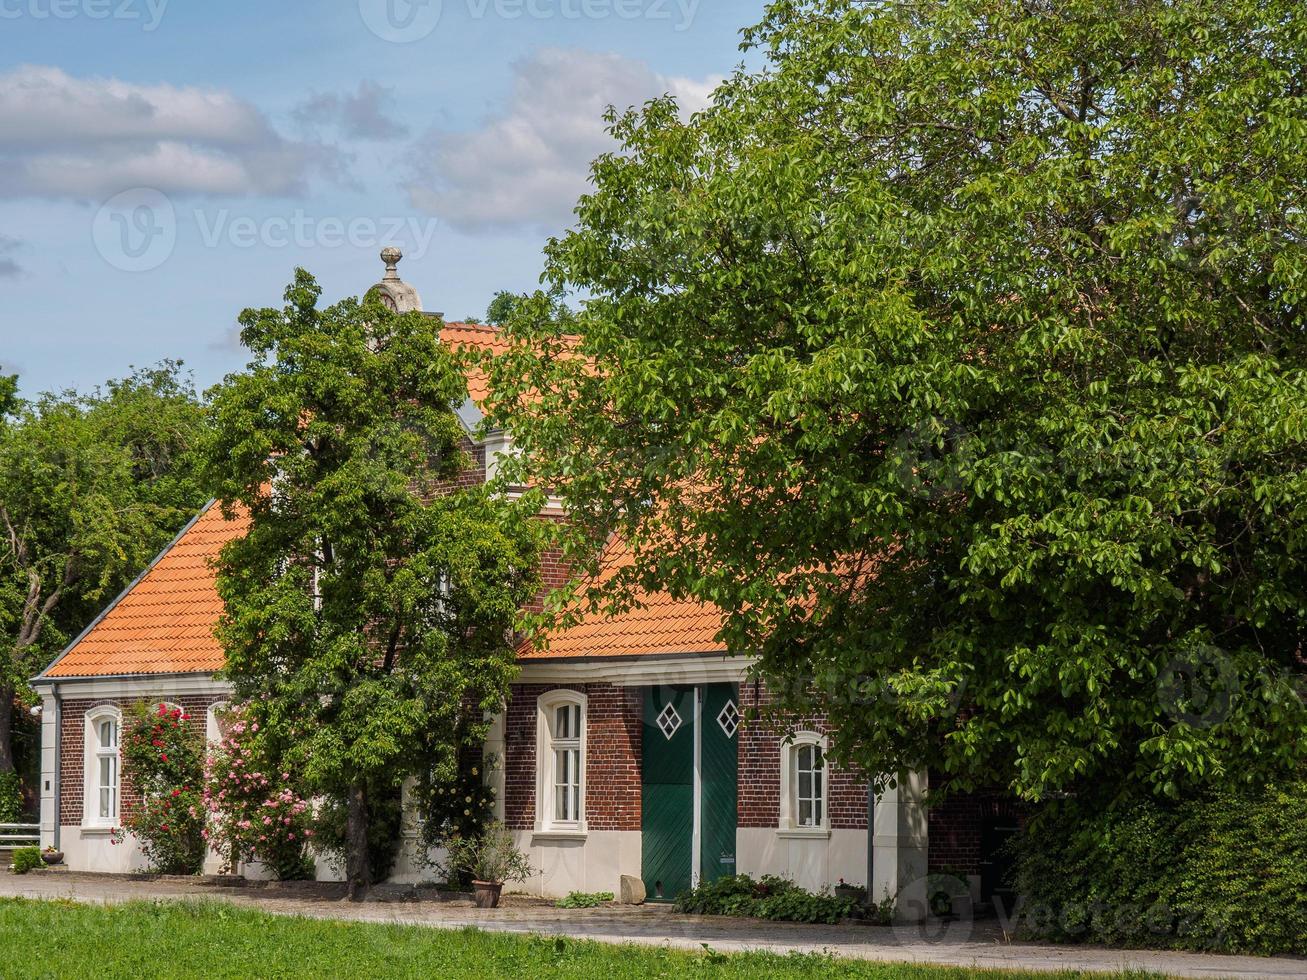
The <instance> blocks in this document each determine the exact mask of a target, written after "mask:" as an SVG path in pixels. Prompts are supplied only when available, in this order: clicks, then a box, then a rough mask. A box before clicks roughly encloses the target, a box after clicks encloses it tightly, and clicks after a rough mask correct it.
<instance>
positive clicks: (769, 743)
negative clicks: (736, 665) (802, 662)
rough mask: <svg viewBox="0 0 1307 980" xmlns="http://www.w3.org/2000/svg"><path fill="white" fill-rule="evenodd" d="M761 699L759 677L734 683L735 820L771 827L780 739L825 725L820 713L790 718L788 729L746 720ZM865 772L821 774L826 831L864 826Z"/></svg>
mask: <svg viewBox="0 0 1307 980" xmlns="http://www.w3.org/2000/svg"><path fill="white" fill-rule="evenodd" d="M766 704H767V689H766V688H765V687H764V686H763V685H762V683H761V682H760V681H750V682H748V683H747V684H742V685H741V686H740V713H741V714H742V715H744V716H745V719H746V720H745V721H744V722H743V723H742V724H741V726H740V736H739V738H740V750H739V751H740V791H739V825H740V826H741V827H762V828H767V827H775V826H777V825H778V824H779V822H780V814H781V743H782V742H783V741H784V736H785V735H786V734H788V733H789V732H790V731H793V732H800V731H806V732H816V733H818V734H819V735H825V734H827V733H828V732H829V730H830V726H829V725H828V724H827V722H826V718H825V716H818V717H812V718H801V719H795V721H794V722H793V724H792V726H791V727H790V728H789V730H788V731H777V730H776V729H775V728H772V727H769V726H768V725H766V724H765V723H764V722H761V721H754V722H753V723H750V722H749V721H748V720H747V719H748V717H749V714H750V710H751V709H754V708H762V707H764V706H765V705H766ZM867 783H868V780H867V777H866V776H864V775H862V774H860V773H857V772H853V771H851V770H848V769H836V768H834V767H831V768H830V769H829V770H828V774H827V787H826V806H827V809H828V812H829V815H830V817H829V818H830V826H831V829H832V830H866V829H867Z"/></svg>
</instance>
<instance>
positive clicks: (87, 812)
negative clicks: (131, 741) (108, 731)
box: [82, 705, 123, 830]
mask: <svg viewBox="0 0 1307 980" xmlns="http://www.w3.org/2000/svg"><path fill="white" fill-rule="evenodd" d="M106 722H112V723H113V726H114V745H113V747H112V749H109V748H106V747H105V746H103V745H102V744H101V741H100V726H101V725H103V724H104V723H106ZM122 738H123V715H122V712H121V711H119V710H118V709H117V708H116V707H113V706H112V705H101V706H100V707H98V708H92V709H91V710H90V711H88V712H87V713H86V730H85V735H84V738H83V744H84V746H85V749H86V766H85V770H84V772H85V775H84V779H83V789H84V792H83V794H82V796H83V802H82V826H83V827H86V828H89V829H92V830H112V829H113V828H114V827H117V826H118V821H119V818H120V817H121V815H122V789H123V762H122ZM105 758H110V759H112V760H113V764H112V767H111V768H112V770H113V779H112V782H111V784H110V785H109V787H108V789H109V791H110V807H109V809H110V814H109V816H107V817H103V816H101V815H100V792H101V790H102V789H104V788H105V787H104V786H103V785H102V784H101V782H100V762H101V760H102V759H105Z"/></svg>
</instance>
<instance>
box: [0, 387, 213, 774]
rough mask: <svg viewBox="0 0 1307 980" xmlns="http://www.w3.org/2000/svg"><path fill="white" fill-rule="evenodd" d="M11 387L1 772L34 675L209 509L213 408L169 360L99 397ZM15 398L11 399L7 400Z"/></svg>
mask: <svg viewBox="0 0 1307 980" xmlns="http://www.w3.org/2000/svg"><path fill="white" fill-rule="evenodd" d="M6 380H8V379H0V401H7V402H8V407H9V410H10V413H11V414H10V415H9V416H8V418H7V419H5V420H4V421H0V772H7V771H12V769H13V766H14V759H13V751H12V739H11V736H12V731H13V714H12V713H13V710H14V706H15V698H17V699H18V700H20V701H27V700H29V698H30V694H31V691H30V688H29V687H28V686H27V681H28V679H29V678H30V677H31V676H32V675H33V674H35V673H36V672H37V671H39V670H40V669H41V667H43V666H44V665H45V664H46V663H48V662H49V661H50V660H51V659H52V658H53V657H54V655H55V654H56V653H57V652H58V651H59V649H60V648H61V647H62V646H63V645H64V644H65V643H67V642H68V640H69V639H70V638H71V637H72V636H74V635H76V633H77V631H79V630H80V629H82V628H83V627H84V626H85V625H86V624H87V623H88V622H90V620H91V619H92V618H93V617H94V616H95V614H96V613H97V612H99V610H100V609H101V608H102V607H103V605H104V604H105V602H106V601H108V600H109V599H111V598H112V597H113V596H114V594H116V593H117V592H118V591H119V590H121V589H122V588H123V587H124V586H125V585H126V584H127V583H128V582H129V581H130V580H131V579H132V577H133V576H135V575H137V574H138V573H139V572H140V571H141V570H142V569H143V568H144V567H145V566H146V564H148V562H149V561H150V559H151V558H153V557H154V555H155V554H157V553H158V551H159V550H160V549H161V548H162V547H163V546H164V545H165V544H167V542H168V541H169V540H170V539H171V538H172V536H173V535H175V534H176V533H177V531H178V529H179V528H181V527H182V526H183V525H184V524H185V523H186V521H187V520H189V519H190V518H191V517H192V516H194V514H195V511H196V510H197V509H198V508H199V507H200V505H201V504H202V503H203V499H204V498H203V493H202V491H201V490H200V487H199V483H198V480H197V479H196V473H195V464H194V458H193V456H192V453H191V450H192V447H193V446H194V444H195V442H196V440H197V438H198V435H199V432H200V431H201V429H202V428H203V426H204V411H203V407H202V406H201V405H200V402H199V400H198V398H197V397H196V395H195V391H194V389H193V387H192V385H191V383H190V380H189V379H188V377H187V376H186V375H185V374H184V373H182V370H181V365H180V364H178V363H171V362H167V363H164V364H162V365H160V366H159V367H156V368H151V369H147V370H142V371H138V372H136V373H134V374H133V375H131V376H130V377H128V378H126V379H123V380H118V381H111V382H109V383H107V384H106V385H104V386H103V387H101V388H98V389H96V390H95V391H93V392H91V393H90V394H88V395H78V394H76V393H73V392H64V393H61V394H57V395H56V394H46V395H42V396H40V397H39V398H37V399H36V400H35V401H33V402H22V401H20V400H18V399H16V398H15V397H14V386H13V385H12V384H5V383H4V382H5V381H6ZM6 396H7V397H6Z"/></svg>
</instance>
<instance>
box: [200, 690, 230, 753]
mask: <svg viewBox="0 0 1307 980" xmlns="http://www.w3.org/2000/svg"><path fill="white" fill-rule="evenodd" d="M230 710H231V705H230V704H229V703H228V702H226V701H214V702H213V704H211V705H209V706H208V708H206V709H205V711H204V744H205V746H207V747H208V748H213V746H215V745H217V744H218V743H219V742H221V741H222V726H221V725H219V724H218V716H219V715H221V714H225V713H226V712H228V711H230Z"/></svg>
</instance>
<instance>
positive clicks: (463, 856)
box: [441, 821, 536, 884]
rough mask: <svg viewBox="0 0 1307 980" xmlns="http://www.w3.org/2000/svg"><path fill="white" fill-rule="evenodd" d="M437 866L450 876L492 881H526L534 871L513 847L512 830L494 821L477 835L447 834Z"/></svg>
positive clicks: (521, 854) (497, 882)
mask: <svg viewBox="0 0 1307 980" xmlns="http://www.w3.org/2000/svg"><path fill="white" fill-rule="evenodd" d="M441 867H442V868H443V870H445V871H446V872H447V873H448V874H449V876H450V878H451V879H453V878H455V877H457V876H459V875H468V876H470V877H471V879H472V880H473V881H486V882H490V883H492V884H503V883H504V882H510V881H526V880H527V879H528V878H530V877H531V876H532V875H533V874H535V873H536V872H535V869H533V868H532V867H531V862H530V861H529V860H528V858H527V856H526V855H525V854H523V853H522V852H521V851H519V850H518V849H517V845H516V844H515V843H514V842H513V834H512V831H510V830H509V829H508V828H507V827H505V826H504V825H503V824H502V823H499V822H498V821H492V822H491V823H489V824H487V825H486V828H485V830H484V831H483V832H482V834H481V836H480V837H451V838H449V840H447V841H446V842H445V861H444V863H443V864H442V866H441Z"/></svg>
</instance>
